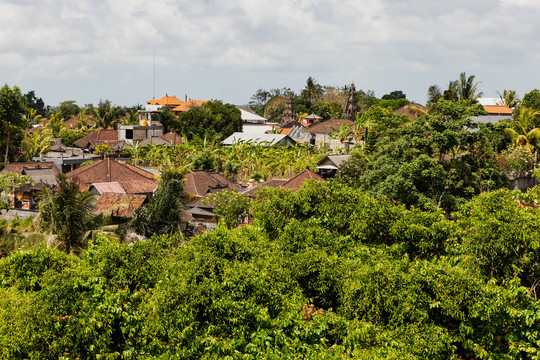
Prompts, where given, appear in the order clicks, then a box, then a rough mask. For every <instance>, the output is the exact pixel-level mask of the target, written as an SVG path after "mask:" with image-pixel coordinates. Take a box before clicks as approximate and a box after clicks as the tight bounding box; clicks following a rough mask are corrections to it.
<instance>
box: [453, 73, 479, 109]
mask: <svg viewBox="0 0 540 360" xmlns="http://www.w3.org/2000/svg"><path fill="white" fill-rule="evenodd" d="M474 78H475V76H474V75H471V76H469V77H467V75H466V74H465V73H464V72H462V73H461V74H460V75H459V79H458V83H457V90H458V96H459V99H460V100H473V101H475V102H476V101H477V100H478V98H479V97H480V96H482V92H478V85H479V84H480V81H477V82H474Z"/></svg>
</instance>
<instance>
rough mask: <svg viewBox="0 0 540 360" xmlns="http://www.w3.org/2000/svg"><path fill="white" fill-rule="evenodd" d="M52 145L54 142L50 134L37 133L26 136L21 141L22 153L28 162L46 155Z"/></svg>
mask: <svg viewBox="0 0 540 360" xmlns="http://www.w3.org/2000/svg"><path fill="white" fill-rule="evenodd" d="M53 144H54V140H53V138H52V136H51V135H50V134H47V133H43V134H39V133H38V132H37V131H36V132H34V133H32V135H27V136H26V137H25V138H24V141H23V146H24V152H25V155H26V157H27V158H28V159H29V160H32V158H33V157H37V156H40V155H44V154H46V153H48V152H49V150H50V149H51V146H52V145H53Z"/></svg>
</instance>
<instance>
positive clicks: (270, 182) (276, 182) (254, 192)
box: [243, 179, 289, 197]
mask: <svg viewBox="0 0 540 360" xmlns="http://www.w3.org/2000/svg"><path fill="white" fill-rule="evenodd" d="M287 181H289V180H288V179H270V180H268V181H265V182H263V183H260V184H259V185H255V186H254V187H252V188H251V189H248V190H246V191H244V192H243V194H244V195H247V196H249V197H254V196H255V195H257V193H258V192H259V190H261V189H262V188H263V187H266V186H269V187H273V188H278V187H281V186H282V185H283V184H285V183H286V182H287Z"/></svg>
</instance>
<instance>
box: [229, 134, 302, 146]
mask: <svg viewBox="0 0 540 360" xmlns="http://www.w3.org/2000/svg"><path fill="white" fill-rule="evenodd" d="M287 139H288V141H290V142H291V143H293V144H294V143H295V141H294V140H293V139H291V138H290V137H289V136H288V135H283V134H245V133H240V132H235V133H234V134H232V135H231V136H229V137H228V138H226V139H225V140H223V141H222V142H221V144H222V145H233V144H236V143H238V142H251V143H252V144H254V145H259V144H264V143H266V144H268V145H275V144H278V143H280V142H282V141H287Z"/></svg>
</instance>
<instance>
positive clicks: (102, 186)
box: [90, 181, 126, 194]
mask: <svg viewBox="0 0 540 360" xmlns="http://www.w3.org/2000/svg"><path fill="white" fill-rule="evenodd" d="M90 186H93V187H94V188H95V189H96V190H97V192H98V193H99V194H103V193H114V194H125V193H126V191H125V190H124V189H123V188H122V186H121V185H120V184H119V183H118V182H116V181H112V182H102V183H93V184H91V185H90Z"/></svg>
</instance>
